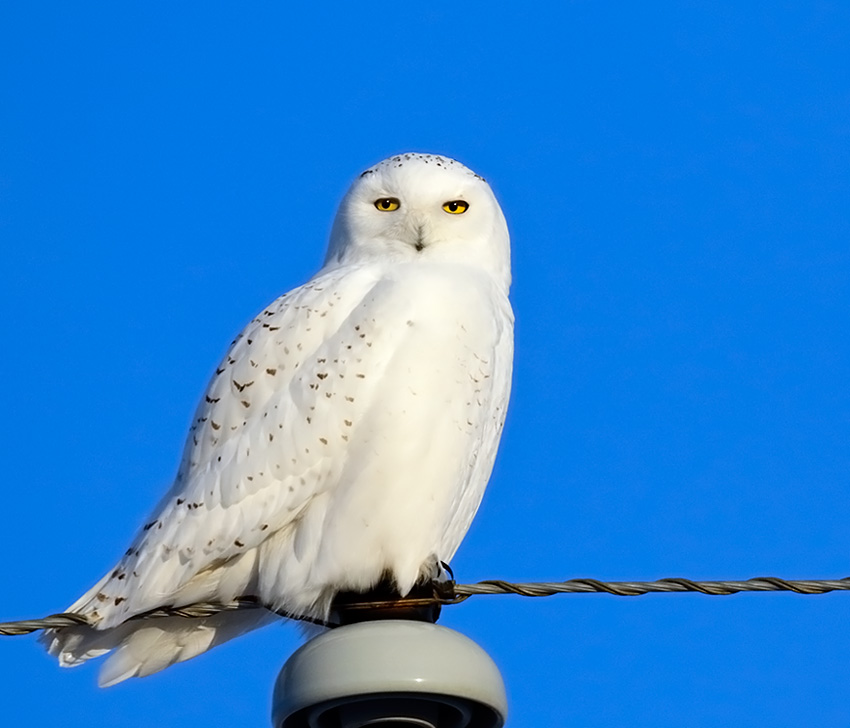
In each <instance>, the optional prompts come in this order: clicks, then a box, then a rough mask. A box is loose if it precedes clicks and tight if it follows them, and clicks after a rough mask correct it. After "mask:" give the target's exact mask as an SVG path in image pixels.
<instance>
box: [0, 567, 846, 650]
mask: <svg viewBox="0 0 850 728" xmlns="http://www.w3.org/2000/svg"><path fill="white" fill-rule="evenodd" d="M782 591H784V592H793V593H795V594H804V595H815V594H827V593H829V592H833V591H850V577H846V578H843V579H825V580H819V579H796V580H795V579H780V578H778V577H775V576H759V577H755V578H753V579H747V580H745V581H693V580H691V579H683V578H675V577H674V578H666V579H658V580H656V581H599V580H598V579H568V580H567V581H554V582H530V583H519V584H517V583H512V582H508V581H502V580H500V579H488V580H486V581H479V582H478V583H476V584H455V583H454V582H438V583H435V585H434V590H433V596H431V597H414V598H402V599H393V600H386V599H382V600H380V601H369V600H368V599H367V597H368V595H364V599H363V601H359V602H352V603H349V604H347V605H346V606H347V608H349V609H357V610H364V609H387V608H393V607H401V608H408V609H409V608H411V607H425V606H429V605H448V604H459V603H460V602H464V601H466V600H467V599H469V598H470V597H473V596H483V595H492V594H515V595H519V596H523V597H549V596H554V595H555V594H611V595H613V596H618V597H635V596H641V595H644V594H681V593H685V592H692V593H698V594H707V595H709V596H730V595H732V594H738V593H740V592H782ZM245 609H265V607H264V606H263V605H262V604H261V603H260V602H259V600H258V599H256V598H255V597H243V598H240V599H237V600H234V601H232V602H227V603H225V604H221V603H214V602H200V603H198V604H191V605H189V606H185V607H164V608H162V609H155V610H153V611H150V612H145V613H144V614H138V615H136V616H134V617H131V618H130V619H129V620H127V621H135V620H141V619H162V618H164V617H183V618H186V619H197V618H203V617H211V616H213V615H215V614H219V613H221V612H233V611H240V610H245ZM270 611H273V610H270ZM280 616H282V617H290V618H293V619H300V618H299V617H297V616H295V615H289V614H281V615H280ZM79 626H93V625H92V623H91V622H90V621H89V619H88V618H87V617H85V616H83V615H80V614H74V613H68V612H63V613H59V614H52V615H50V616H48V617H44V618H42V619H25V620H20V621H17V622H0V635H2V636H18V635H25V634H30V633H32V632H37V631H39V630H42V629H62V628H64V627H79ZM330 626H333V625H330Z"/></svg>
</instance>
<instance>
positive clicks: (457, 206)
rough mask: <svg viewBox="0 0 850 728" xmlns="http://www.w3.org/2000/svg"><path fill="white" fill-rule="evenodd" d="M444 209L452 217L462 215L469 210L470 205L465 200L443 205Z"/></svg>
mask: <svg viewBox="0 0 850 728" xmlns="http://www.w3.org/2000/svg"><path fill="white" fill-rule="evenodd" d="M443 209H444V210H445V211H446V212H450V213H451V214H452V215H460V214H461V213H463V212H466V211H467V210H468V209H469V203H468V202H464V201H463V200H452V201H451V202H446V203H444V204H443Z"/></svg>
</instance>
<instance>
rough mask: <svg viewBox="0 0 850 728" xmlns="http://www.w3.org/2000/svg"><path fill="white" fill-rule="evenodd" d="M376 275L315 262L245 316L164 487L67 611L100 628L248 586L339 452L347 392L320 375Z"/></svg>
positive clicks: (332, 366) (347, 334)
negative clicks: (261, 556)
mask: <svg viewBox="0 0 850 728" xmlns="http://www.w3.org/2000/svg"><path fill="white" fill-rule="evenodd" d="M375 282H376V278H375V275H374V274H373V273H371V272H370V271H369V270H368V269H358V268H355V269H347V270H343V269H336V270H333V271H330V272H326V273H324V274H321V273H320V274H319V275H318V276H317V277H316V278H314V279H313V280H312V281H310V282H309V283H307V284H305V285H304V286H302V287H300V288H298V289H295V290H294V291H292V292H290V293H289V294H287V295H285V296H283V297H281V298H279V299H277V300H276V301H275V302H274V303H272V304H271V305H270V306H269V307H267V308H266V309H265V310H264V311H262V312H261V313H260V314H259V316H257V317H256V318H255V319H254V320H253V321H252V322H251V323H250V324H249V325H248V326H247V327H246V328H245V330H244V331H243V332H242V333H241V334H240V335H239V336H238V337H237V339H236V340H235V341H234V342H233V344H232V345H231V347H230V350H229V351H228V352H227V354H226V356H225V357H224V360H223V361H222V363H221V364H220V365H219V367H218V368H217V369H216V372H215V375H214V376H213V378H212V381H211V382H210V384H209V386H208V388H207V391H206V393H205V394H204V397H203V399H202V401H201V403H200V406H199V407H198V410H197V412H196V415H195V420H194V422H193V424H192V426H191V429H190V432H189V436H188V439H187V443H186V446H185V450H184V453H183V458H182V462H181V465H180V468H179V471H178V475H177V478H176V480H175V483H174V485H173V487H172V488H171V489H170V491H169V492H168V493H167V495H166V496H165V497H164V498H163V499H162V500H161V501H160V503H159V505H158V506H157V508H156V509H155V511H154V514H153V515H152V517H151V518H150V520H149V522H148V523H146V524H145V526H144V528H143V529H142V530H141V532H140V533H139V534H138V536H137V538H136V539H135V541H134V542H133V544H132V545H131V547H130V548H129V549H128V550H127V552H126V554H125V555H124V557H123V558H122V559H121V561H120V562H119V563H118V565H117V566H116V568H115V569H114V570H113V571H112V572H111V573H110V574H109V575H108V576H106V577H105V578H104V579H103V580H101V582H99V583H98V584H97V585H96V586H95V587H94V588H93V589H92V590H90V592H88V593H87V594H86V595H84V596H83V597H82V598H81V599H80V600H79V601H78V602H77V603H75V604H74V605H73V606H72V607H71V608H70V609H71V611H78V612H81V613H85V614H89V615H91V616H92V617H93V618H94V619H95V620H96V621H98V628H99V629H106V628H109V627H113V626H115V625H117V624H120V623H121V622H122V621H124V620H125V619H127V618H128V617H130V616H132V615H134V614H138V613H142V612H145V611H148V610H150V609H154V608H156V607H160V606H163V605H181V604H188V603H192V602H196V601H203V600H210V599H217V600H227V599H231V598H233V597H235V596H238V595H240V594H244V593H250V592H251V587H252V583H251V580H252V579H256V572H257V569H256V559H257V558H258V553H257V547H258V546H259V545H260V544H261V543H263V542H264V541H266V540H267V539H269V538H270V537H272V536H274V535H275V534H278V533H281V532H282V531H284V530H285V529H287V528H290V527H292V526H293V524H295V523H296V522H297V520H298V518H299V516H300V514H301V513H302V511H303V509H304V508H305V507H306V505H307V504H308V503H309V502H310V501H311V500H312V499H313V498H315V497H317V496H318V495H319V494H320V493H321V492H322V491H323V489H325V488H327V487H329V484H332V483H333V482H334V479H333V477H332V475H333V472H332V471H333V470H334V469H335V468H339V467H341V463H342V462H343V460H344V458H345V442H346V439H347V436H346V435H345V434H344V432H342V434H340V432H339V431H342V430H344V428H345V422H346V420H344V418H343V417H342V416H334V412H335V408H339V407H340V406H344V405H345V404H346V403H345V402H342V403H340V402H339V401H338V400H336V399H334V400H331V399H329V398H328V396H327V393H326V392H325V391H324V390H325V388H324V387H323V386H322V385H323V380H324V379H325V378H327V377H331V376H333V377H342V376H345V366H344V365H345V361H344V359H343V360H341V358H340V357H341V356H343V354H344V352H345V350H346V347H347V348H348V349H349V350H350V349H351V348H352V344H350V343H346V342H352V341H353V342H358V341H359V335H358V333H357V331H356V330H355V329H354V326H355V325H356V324H354V323H352V321H351V320H350V319H351V316H350V314H351V312H352V310H353V309H354V308H355V307H356V306H357V305H358V304H359V303H360V302H361V301H362V300H363V298H364V296H366V295H367V294H368V292H369V291H370V290H371V288H372V287H373V286H374V284H375ZM340 352H343V354H340ZM353 377H354V375H352V378H353ZM369 385H371V382H370V383H369V384H368V385H367V383H363V384H361V385H359V386H362V387H365V386H369ZM352 386H354V384H352ZM339 399H340V400H341V399H342V398H341V397H340V398H339ZM331 431H333V432H334V435H335V436H333V437H332V436H331V434H330V433H331ZM282 443H285V446H283V447H281V444H282ZM222 566H226V567H227V568H220V567H222Z"/></svg>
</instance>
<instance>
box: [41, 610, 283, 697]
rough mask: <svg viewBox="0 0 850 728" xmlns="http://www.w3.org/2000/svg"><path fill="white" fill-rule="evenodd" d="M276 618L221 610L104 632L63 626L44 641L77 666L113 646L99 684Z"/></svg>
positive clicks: (138, 673) (179, 658)
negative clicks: (198, 616)
mask: <svg viewBox="0 0 850 728" xmlns="http://www.w3.org/2000/svg"><path fill="white" fill-rule="evenodd" d="M274 619H275V615H274V614H272V613H270V612H267V611H266V610H264V609H250V610H245V611H240V612H222V613H220V614H216V615H213V616H212V617H203V618H198V619H187V618H185V617H162V618H158V619H151V620H137V621H132V622H125V623H124V624H120V625H118V626H117V627H112V628H110V629H105V630H99V629H95V628H94V627H84V626H80V627H64V628H62V629H54V630H49V631H47V632H45V634H44V635H43V636H42V638H41V641H42V643H43V644H44V645H45V646H46V647H47V650H48V652H49V653H50V654H51V655H54V656H55V657H58V658H59V664H60V665H61V666H62V667H76V666H77V665H81V664H83V663H84V662H85V661H86V660H90V659H91V658H94V657H99V656H100V655H103V654H105V653H107V652H112V651H113V650H114V652H113V654H112V655H111V656H110V657H109V658H108V659H107V660H106V662H105V663H104V664H103V666H102V667H101V669H100V674H99V676H98V684H99V685H100V686H101V687H109V686H110V685H115V684H116V683H119V682H121V681H123V680H126V679H127V678H131V677H145V676H147V675H152V674H153V673H155V672H159V671H160V670H164V669H165V668H166V667H169V666H170V665H173V664H175V663H177V662H183V661H184V660H188V659H191V658H192V657H196V656H197V655H200V654H201V653H202V652H206V651H207V650H210V649H212V648H213V647H216V646H218V645H220V644H223V643H224V642H227V641H228V640H231V639H233V638H234V637H238V636H239V635H242V634H245V632H250V631H251V630H254V629H257V628H259V627H263V626H265V625H266V624H268V623H269V622H271V621H273V620H274Z"/></svg>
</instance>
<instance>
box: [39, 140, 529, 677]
mask: <svg viewBox="0 0 850 728" xmlns="http://www.w3.org/2000/svg"><path fill="white" fill-rule="evenodd" d="M510 278H511V276H510V246H509V238H508V230H507V225H506V223H505V218H504V216H503V214H502V211H501V209H500V207H499V204H498V202H497V201H496V198H495V197H494V195H493V193H492V191H491V189H490V187H489V185H488V184H487V183H486V182H485V181H484V180H483V179H482V178H481V177H479V176H478V175H477V174H475V173H474V172H472V171H471V170H469V169H468V168H466V167H465V166H463V165H462V164H460V163H458V162H456V161H454V160H452V159H448V158H446V157H441V156H435V155H428V154H413V153H411V154H402V155H399V156H395V157H391V158H389V159H386V160H384V161H383V162H380V163H379V164H377V165H375V166H374V167H372V168H370V169H368V170H366V171H365V172H363V174H362V175H360V177H359V178H358V179H357V180H356V181H355V182H354V184H353V185H352V186H351V188H350V189H349V190H348V192H347V193H346V195H345V197H344V198H343V200H342V203H341V204H340V208H339V211H338V213H337V215H336V219H335V221H334V224H333V228H332V230H331V236H330V244H329V247H328V252H327V256H326V258H325V262H324V266H323V267H322V269H321V270H320V271H319V272H318V273H317V274H316V275H315V277H314V278H312V279H311V280H310V281H309V282H307V283H305V284H304V285H302V286H301V287H299V288H296V289H295V290H293V291H291V292H289V293H287V294H286V295H284V296H281V297H280V298H278V299H277V300H276V301H274V302H273V303H272V304H271V305H269V306H268V307H267V308H266V309H265V310H264V311H262V312H261V313H260V314H259V315H258V316H257V317H256V318H255V319H254V320H253V321H252V322H251V323H250V324H248V326H247V327H246V328H245V329H244V331H243V332H242V333H241V334H239V336H237V338H236V340H235V341H234V342H233V344H232V345H231V347H230V349H229V351H228V352H227V354H226V355H225V357H224V359H223V361H222V362H221V364H220V365H219V366H218V368H217V369H216V372H215V375H214V376H213V377H212V381H211V382H210V383H209V386H208V387H207V390H206V393H205V394H204V396H203V398H202V400H201V402H200V405H199V407H198V410H197V412H196V414H195V419H194V422H193V424H192V426H191V429H190V431H189V435H188V438H187V442H186V446H185V450H184V452H183V456H182V461H181V464H180V467H179V470H178V472H177V477H176V478H175V481H174V484H173V486H172V487H171V489H170V490H169V491H168V493H167V494H166V495H165V497H164V498H163V499H162V500H161V501H160V503H159V505H158V506H157V507H156V508H155V510H154V512H153V514H152V515H151V517H150V519H149V520H148V522H147V523H146V524H145V526H144V527H143V528H142V529H141V531H140V532H139V534H138V535H137V536H136V538H135V540H134V541H133V543H132V545H131V546H130V548H129V549H127V552H126V553H125V554H124V556H123V557H122V558H121V560H120V561H119V562H118V564H117V565H116V566H115V568H114V569H111V570H110V571H109V573H108V574H107V575H106V576H104V577H103V578H102V579H101V580H100V581H99V582H98V583H97V584H95V585H94V586H93V587H92V588H91V589H90V590H89V591H88V592H86V594H84V595H83V596H82V597H81V598H80V599H79V600H78V601H77V602H75V603H74V604H73V605H72V606H71V607H70V608H69V609H68V611H70V612H75V613H78V614H81V615H85V616H86V617H88V618H89V620H90V621H91V623H92V625H93V626H90V627H89V626H81V627H72V628H64V629H58V630H52V631H50V632H48V633H46V635H45V637H44V638H43V639H44V641H45V644H46V645H47V647H48V649H49V651H50V653H51V654H53V655H57V656H58V657H59V661H60V664H62V665H64V666H72V665H78V664H80V663H82V662H84V661H86V660H88V659H90V658H92V657H97V656H99V655H103V654H105V653H107V652H110V651H113V650H114V652H113V654H112V655H111V656H110V657H109V659H108V660H107V661H106V663H105V664H104V665H103V668H102V670H101V673H100V684H101V685H112V684H115V683H117V682H120V681H122V680H125V679H127V678H130V677H134V676H144V675H149V674H151V673H153V672H156V671H158V670H162V669H164V668H166V667H168V666H169V665H172V664H174V663H175V662H180V661H182V660H186V659H189V658H191V657H194V656H196V655H198V654H200V653H202V652H204V651H206V650H208V649H210V648H212V647H214V646H215V645H217V644H221V643H222V642H224V641H226V640H228V639H231V638H233V637H235V636H237V635H239V634H242V633H244V632H246V631H248V630H250V629H254V628H256V627H259V626H261V625H263V624H265V623H267V622H268V621H269V620H271V619H273V618H275V615H274V614H273V613H272V612H269V611H266V610H263V609H253V610H243V611H239V612H229V613H228V612H224V613H220V614H218V615H216V616H213V617H207V618H203V619H184V618H179V617H168V618H163V619H157V620H134V621H132V622H127V620H128V619H129V618H130V617H133V616H134V615H138V614H141V613H143V612H147V611H149V610H152V609H156V608H159V607H166V606H170V607H177V606H185V605H188V604H193V603H195V602H202V601H211V602H227V601H231V600H233V599H235V598H237V597H241V596H247V595H250V596H254V597H256V598H257V599H258V600H259V601H260V602H261V603H262V604H263V605H265V606H267V607H269V608H270V609H272V610H275V611H278V612H285V613H287V614H292V615H300V616H306V617H311V618H318V619H323V618H326V617H327V615H328V613H329V610H330V607H331V603H332V600H333V598H334V596H335V595H336V594H338V593H339V592H343V591H354V592H357V591H365V590H367V589H369V588H370V587H372V586H374V585H375V584H376V583H378V582H380V581H381V580H382V579H386V578H389V579H391V580H392V583H394V585H395V587H396V588H397V589H398V591H399V592H400V593H401V594H402V595H404V594H407V593H408V592H409V591H410V590H411V588H412V587H413V586H414V585H415V584H416V583H417V582H420V581H423V580H428V579H430V578H432V577H433V576H434V575H435V573H436V570H437V569H438V564H439V563H440V562H441V561H446V562H447V561H448V560H449V559H451V557H452V556H453V554H454V553H455V551H456V549H457V548H458V546H459V545H460V542H461V539H462V538H463V536H464V535H465V533H466V531H467V529H468V528H469V525H470V523H471V521H472V518H473V516H474V515H475V511H476V510H477V509H478V506H479V503H480V502H481V497H482V495H483V492H484V488H485V486H486V484H487V480H488V478H489V477H490V473H491V470H492V468H493V461H494V459H495V456H496V448H497V446H498V443H499V438H500V436H501V432H502V425H503V423H504V419H505V408H506V406H507V402H508V395H509V390H510V382H511V366H512V357H513V313H512V311H511V307H510V303H509V302H508V288H509V286H510Z"/></svg>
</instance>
